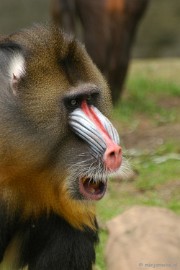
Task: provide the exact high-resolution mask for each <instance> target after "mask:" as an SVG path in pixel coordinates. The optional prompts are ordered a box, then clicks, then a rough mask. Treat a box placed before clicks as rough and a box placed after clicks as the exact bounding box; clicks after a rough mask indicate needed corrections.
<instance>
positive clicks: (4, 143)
mask: <svg viewBox="0 0 180 270" xmlns="http://www.w3.org/2000/svg"><path fill="white" fill-rule="evenodd" d="M110 107H111V101H110V95H109V90H108V87H107V84H106V82H105V81H104V78H103V77H102V75H101V73H100V72H99V70H98V69H97V68H96V66H95V65H94V64H93V62H92V61H91V59H90V58H89V56H88V55H87V53H86V51H85V49H84V47H83V46H82V45H81V44H80V43H79V42H78V41H76V40H74V39H73V38H72V37H70V36H67V35H66V34H64V33H62V32H61V31H59V30H58V29H57V28H55V27H51V26H50V27H42V26H35V27H33V28H32V29H29V30H22V31H20V32H19V33H14V34H12V35H10V36H7V37H3V38H1V40H0V269H1V270H15V269H28V270H91V269H92V267H93V264H94V263H95V250H94V247H95V244H96V243H97V242H98V226H97V222H96V217H95V206H94V202H95V201H97V200H100V199H101V198H102V197H103V195H104V194H105V191H106V187H107V177H108V176H109V175H110V174H112V173H116V172H117V171H119V170H120V171H121V170H122V169H120V167H123V166H121V165H122V163H123V162H122V160H123V159H122V151H121V147H120V146H119V136H118V133H117V131H116V129H115V128H114V127H113V125H112V123H111V122H110V121H109V120H108V118H107V117H106V116H107V114H109V109H110ZM105 115H106V116H105Z"/></svg>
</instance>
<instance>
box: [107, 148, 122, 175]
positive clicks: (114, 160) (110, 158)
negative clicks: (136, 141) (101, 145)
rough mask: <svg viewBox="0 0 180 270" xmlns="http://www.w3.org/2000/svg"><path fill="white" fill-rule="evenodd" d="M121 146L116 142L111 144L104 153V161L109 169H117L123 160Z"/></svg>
mask: <svg viewBox="0 0 180 270" xmlns="http://www.w3.org/2000/svg"><path fill="white" fill-rule="evenodd" d="M121 152H122V151H121V147H120V146H119V145H116V144H111V145H110V146H109V147H107V149H106V152H105V153H104V163H105V166H106V168H107V169H108V170H111V171H112V170H116V169H118V168H119V167H120V165H121V162H122V153H121Z"/></svg>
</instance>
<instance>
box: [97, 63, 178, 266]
mask: <svg viewBox="0 0 180 270" xmlns="http://www.w3.org/2000/svg"><path fill="white" fill-rule="evenodd" d="M163 61H164V60H163ZM168 61H169V63H167V62H168ZM168 61H167V62H165V61H164V62H163V63H161V61H159V63H157V62H155V61H154V62H153V61H149V62H148V61H147V62H146V61H142V62H140V61H137V62H135V61H134V62H133V65H132V68H131V70H130V73H129V77H128V81H127V84H126V89H125V95H124V96H123V99H122V101H121V102H120V103H119V104H118V105H117V106H116V107H115V108H114V111H113V120H114V123H115V125H116V126H117V127H118V129H119V131H120V132H123V131H124V130H125V131H126V133H127V134H128V132H129V133H130V132H132V131H133V132H134V131H135V132H136V131H137V132H138V130H139V129H141V128H142V127H143V125H144V126H145V128H144V132H146V130H145V129H146V128H147V129H148V130H149V131H151V129H153V128H157V130H158V128H159V127H166V129H165V130H167V131H168V130H170V129H171V127H172V125H178V123H179V121H180V80H179V74H180V65H179V63H180V61H179V62H178V65H177V61H176V62H175V63H174V61H170V60H168ZM164 66H165V68H164V73H163V67H164ZM177 66H178V67H179V70H177ZM159 67H160V68H159ZM175 67H176V70H175ZM159 71H160V72H159ZM174 71H175V72H174ZM174 73H175V74H176V76H175V74H174ZM171 74H172V78H173V79H172V80H171V79H170V78H171ZM176 78H177V79H176ZM142 133H143V130H142ZM167 133H168V132H167ZM179 134H180V127H179ZM163 137H164V139H163V143H161V144H159V145H158V146H156V147H155V148H153V149H149V150H147V149H143V148H142V149H141V151H140V153H138V151H137V154H136V155H132V156H131V154H130V163H131V165H132V168H133V170H135V171H136V172H137V176H136V177H135V179H134V180H132V181H127V180H124V181H119V182H118V181H117V180H115V179H110V181H109V187H108V192H107V194H106V195H105V197H104V198H103V199H102V200H101V201H100V202H99V203H98V217H99V219H100V224H103V226H101V227H102V229H101V232H100V245H99V246H98V247H97V269H98V270H105V269H106V266H105V261H104V249H105V244H106V241H107V238H108V232H107V230H106V229H104V228H105V224H106V222H107V221H108V220H110V219H112V218H113V217H115V216H117V215H119V214H120V213H122V212H123V211H125V210H126V209H128V208H129V207H132V206H133V205H146V206H149V207H151V206H159V207H165V208H168V209H171V210H173V211H174V212H176V213H177V214H180V184H179V183H180V160H179V158H180V135H179V136H178V135H177V136H175V137H173V138H171V136H170V135H169V136H168V134H167V137H166V134H163ZM152 139H153V138H152ZM155 139H156V138H155ZM137 140H138V137H137ZM134 148H135V149H136V145H134ZM127 150H128V149H127ZM127 154H128V151H127Z"/></svg>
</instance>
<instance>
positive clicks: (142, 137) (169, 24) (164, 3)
mask: <svg viewBox="0 0 180 270" xmlns="http://www.w3.org/2000/svg"><path fill="white" fill-rule="evenodd" d="M128 1H129V0H128ZM132 1H133V0H132ZM50 20H51V12H50V1H48V0H18V1H16V0H1V1H0V34H1V35H4V34H8V33H11V32H14V31H17V30H19V29H21V28H23V27H29V26H30V25H32V24H33V23H37V22H40V23H41V22H48V21H50ZM94 61H95V59H94ZM120 73H121V72H120ZM112 91H113V89H112ZM113 121H114V124H115V126H116V127H117V128H118V131H119V133H120V135H121V142H122V145H123V147H124V148H125V149H126V150H125V156H126V158H127V159H128V160H129V162H130V164H131V167H132V172H131V173H130V172H129V173H127V175H126V179H122V178H116V179H111V180H110V184H109V189H108V192H107V195H106V196H105V198H104V199H103V200H102V201H100V202H99V204H98V212H99V223H100V229H101V234H100V238H101V242H100V245H99V247H98V248H97V266H96V267H97V269H100V270H104V269H107V265H109V258H108V254H107V253H106V262H105V261H104V250H105V246H106V243H107V239H108V237H109V232H108V230H107V221H109V220H111V219H112V218H114V217H116V216H118V215H120V214H121V213H124V211H126V210H128V209H130V208H131V207H133V206H134V205H143V206H146V207H150V209H151V208H152V207H160V208H166V209H169V210H170V211H173V212H174V213H175V214H176V215H177V216H179V213H180V1H179V0H173V1H169V0H150V1H149V4H148V7H147V9H146V12H145V14H144V16H143V18H142V20H141V21H140V24H139V25H138V29H137V31H136V37H135V39H134V43H133V46H132V50H131V59H130V65H129V68H128V73H127V76H126V80H125V83H124V84H123V94H122V96H121V99H119V100H117V102H116V105H115V106H114V109H113ZM148 209H149V208H148ZM157 209H159V208H157ZM158 211H160V210H158ZM145 212H146V211H145ZM170 220H171V218H170V217H169V215H168V216H167V218H166V219H165V223H164V227H163V228H165V227H166V228H168V226H171V228H173V227H172V224H171V225H169V223H168V222H169V221H170ZM153 222H155V221H153ZM156 222H158V220H156ZM172 222H173V221H172ZM178 222H179V219H178ZM178 222H177V221H176V224H178V226H180V223H178ZM129 223H131V222H129ZM119 226H121V225H119ZM146 226H147V227H148V226H151V224H150V223H149V225H148V224H146ZM127 227H128V224H127ZM156 228H157V229H158V223H157V224H156ZM163 228H160V231H161V232H162V233H163ZM169 228H170V227H169ZM172 231H173V230H172V229H171V232H172ZM174 232H175V230H174ZM143 233H145V232H143ZM165 234H166V235H168V233H167V232H166V233H165ZM173 237H174V238H173V239H179V240H178V243H180V236H179V235H174V236H173ZM178 237H179V238H178ZM152 239H153V236H152ZM166 240H167V238H165V237H164V238H163V239H162V238H161V243H162V245H164V246H166V250H165V251H164V255H162V254H161V259H162V258H164V261H165V258H167V257H169V258H170V259H171V256H172V260H171V261H173V262H174V265H175V264H176V265H177V261H178V257H177V256H176V255H172V253H171V252H170V251H169V250H168V247H169V246H170V245H171V244H170V243H169V242H168V240H167V241H166ZM139 241H141V242H142V241H143V237H142V238H141V239H139ZM153 241H154V242H153V243H154V244H153V245H154V250H156V248H155V247H156V243H158V242H159V240H158V239H157V236H156V239H154V240H153ZM162 241H164V242H162ZM141 242H139V243H137V240H136V243H135V245H136V246H138V245H139V246H140V245H141ZM132 245H133V244H132ZM124 248H125V246H124ZM145 249H148V244H147V245H146V247H145ZM174 250H176V251H177V252H178V251H179V254H180V244H177V243H176V244H174ZM168 252H169V253H168ZM147 253H148V251H147ZM155 253H156V256H158V251H155ZM127 254H128V250H127ZM176 254H177V253H176ZM153 256H154V255H152V254H151V258H153ZM163 256H164V257H163ZM176 258H177V259H176ZM179 258H180V256H179ZM162 263H163V261H162ZM108 269H109V270H113V269H118V270H121V269H123V270H126V269H128V270H129V269H132V270H134V269H135V268H132V267H131V268H130V267H129V268H128V267H127V268H126V267H125V266H123V268H113V266H108ZM173 269H180V264H179V268H178V267H176V268H173Z"/></svg>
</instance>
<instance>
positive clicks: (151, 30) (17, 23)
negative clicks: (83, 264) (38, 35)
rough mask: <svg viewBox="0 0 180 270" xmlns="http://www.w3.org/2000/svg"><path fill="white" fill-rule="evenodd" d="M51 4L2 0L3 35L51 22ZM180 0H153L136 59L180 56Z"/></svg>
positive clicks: (0, 26)
mask: <svg viewBox="0 0 180 270" xmlns="http://www.w3.org/2000/svg"><path fill="white" fill-rule="evenodd" d="M49 9H50V1H49V0H1V1H0V33H1V34H5V33H11V32H14V31H17V30H18V29H20V28H22V27H28V26H30V25H32V24H33V23H35V22H47V21H48V20H50V13H49ZM179 26H180V2H179V0H173V1H169V0H158V1H157V0H151V2H150V3H149V7H148V10H147V12H146V15H145V17H144V18H143V23H142V24H141V25H140V26H139V30H138V35H137V38H136V44H135V46H134V48H133V56H134V57H138V58H139V57H141V58H144V57H146V58H150V57H173V56H175V57H176V56H180V27H179Z"/></svg>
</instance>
